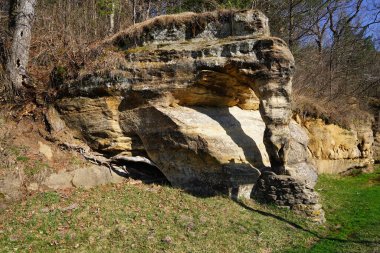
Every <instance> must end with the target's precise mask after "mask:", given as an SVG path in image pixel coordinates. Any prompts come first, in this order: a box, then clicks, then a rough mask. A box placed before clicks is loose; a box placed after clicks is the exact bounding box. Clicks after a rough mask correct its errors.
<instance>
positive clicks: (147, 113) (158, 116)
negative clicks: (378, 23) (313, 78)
mask: <svg viewBox="0 0 380 253" xmlns="http://www.w3.org/2000/svg"><path fill="white" fill-rule="evenodd" d="M92 50H93V51H96V52H97V53H95V54H94V55H95V58H94V60H93V61H92V62H90V63H89V64H87V65H86V66H85V67H84V68H82V69H81V70H80V72H79V73H78V77H76V78H74V79H72V80H68V81H67V82H66V83H64V84H63V85H61V86H60V87H59V92H58V94H59V95H58V97H59V98H60V99H59V100H58V101H57V108H58V109H59V110H60V112H61V114H62V115H63V117H64V118H65V119H66V121H67V122H69V125H71V126H72V127H73V128H77V129H78V128H81V129H85V130H86V131H85V132H86V134H83V137H84V138H86V139H87V140H88V141H89V142H90V143H95V144H96V143H98V144H96V145H94V147H96V148H97V149H100V151H102V150H103V151H104V149H105V148H106V149H107V150H108V151H110V150H111V151H112V145H113V144H114V143H117V142H120V140H122V145H115V146H118V147H127V150H126V151H128V152H127V153H128V154H129V155H133V153H134V152H135V153H136V151H133V149H134V147H136V149H137V150H138V153H139V152H140V153H142V154H143V155H145V156H147V157H149V158H150V159H152V160H153V161H154V162H155V163H156V164H158V165H159V166H160V169H161V170H162V171H163V173H164V174H165V175H166V176H167V177H168V178H169V180H170V178H171V181H172V183H173V184H174V185H177V186H180V187H183V188H188V187H195V185H198V186H201V187H206V186H207V185H211V186H212V185H215V186H220V184H224V186H225V187H227V188H228V187H230V188H231V187H232V188H234V189H237V192H238V193H237V194H238V195H239V191H240V190H239V189H241V190H242V193H241V194H243V195H244V196H249V195H250V192H251V191H252V188H253V186H254V185H255V182H256V181H257V180H258V179H259V177H260V174H261V171H262V170H263V169H264V168H266V167H268V165H266V166H263V164H264V163H263V161H262V160H261V165H259V164H260V161H259V163H258V162H257V161H258V160H260V159H256V160H255V158H254V159H253V160H255V161H256V162H253V160H252V159H250V158H249V156H250V155H249V154H248V153H247V147H244V148H242V147H239V145H242V143H243V141H242V138H251V137H250V136H248V135H247V134H246V133H245V130H244V129H243V128H244V127H243V125H245V124H244V123H242V122H241V119H242V118H239V117H240V116H236V115H235V116H234V115H233V113H230V112H229V111H228V110H227V114H223V113H221V114H220V112H221V111H223V110H225V108H231V107H234V106H238V107H240V109H239V108H237V107H236V108H237V109H234V110H240V111H239V113H240V112H241V115H243V114H244V113H245V112H250V111H245V110H257V109H260V110H259V111H260V114H261V117H262V119H263V121H264V122H265V125H264V127H263V128H262V130H258V131H259V132H260V133H261V136H263V137H259V138H261V139H260V140H258V139H257V138H258V136H255V137H253V138H254V140H253V143H254V145H256V144H257V143H258V142H261V141H263V145H262V146H261V147H259V148H258V147H257V145H256V149H257V150H261V151H264V152H261V151H259V152H257V150H256V152H253V151H252V149H251V151H250V152H252V154H256V155H259V156H262V155H263V154H264V153H265V155H266V156H267V157H268V160H270V164H271V166H272V168H271V170H273V171H274V172H276V173H277V174H283V175H287V176H288V177H291V178H292V179H293V178H295V179H296V180H298V181H297V182H298V183H299V185H301V186H302V185H303V184H304V185H308V186H307V187H309V188H310V186H311V187H312V186H313V185H314V183H315V180H316V174H315V172H313V166H312V165H311V164H310V160H309V157H308V155H307V140H305V138H304V136H303V137H302V134H300V133H299V131H300V130H299V129H296V130H294V127H293V128H290V127H289V125H290V124H291V106H290V105H291V86H292V85H291V81H292V75H293V72H294V58H293V56H292V54H291V52H290V50H289V49H288V47H287V45H286V43H285V42H284V41H283V40H281V39H278V38H273V37H271V36H270V33H269V27H268V19H267V18H266V17H265V15H264V14H262V13H261V12H259V11H256V10H248V11H219V12H212V13H204V14H195V13H185V14H182V15H173V16H164V17H157V18H155V19H153V20H149V21H146V22H144V23H141V24H137V25H136V26H134V27H132V28H130V29H128V30H127V31H123V32H121V33H119V34H116V35H115V36H113V37H111V38H109V39H107V40H105V41H104V42H102V43H100V44H98V45H97V47H96V48H94V49H92ZM111 101H112V102H111ZM89 105H90V107H88V106H89ZM86 107H88V108H90V110H88V109H86ZM197 107H204V108H205V109H204V110H203V111H202V110H199V109H198V110H197ZM73 108H74V109H73ZM170 108H172V109H170ZM187 108H189V109H187ZM234 108H235V107H234ZM189 110H190V111H191V110H193V112H192V113H190V114H189ZM215 111H217V112H218V113H219V116H220V115H230V116H231V117H229V123H228V124H226V125H223V123H222V122H221V121H220V117H214V118H213V117H212V116H211V115H214V116H215V115H216V114H218V113H216V114H215ZM89 112H91V113H92V115H89ZM174 112H177V114H176V115H173V113H174ZM207 113H209V114H210V115H208V116H209V117H208V119H207V120H204V119H201V116H200V114H207ZM70 114H71V115H70ZM197 115H198V116H197ZM91 117H97V118H98V120H97V121H96V120H94V119H93V118H91ZM181 117H182V118H181ZM186 117H187V118H189V117H194V118H197V117H198V118H199V119H200V121H201V122H199V124H200V126H199V129H201V125H202V123H205V125H207V124H206V123H207V122H209V123H210V124H209V125H212V123H213V122H217V123H218V124H220V125H221V126H222V128H224V131H221V134H220V139H219V142H220V143H223V141H226V140H227V139H228V141H230V140H232V141H233V142H234V143H235V144H237V146H236V147H235V146H234V145H225V147H226V148H224V149H223V147H222V146H223V145H219V144H218V145H213V144H215V143H216V142H218V141H217V139H215V138H213V137H212V136H211V134H210V135H207V136H202V134H205V133H203V132H207V131H203V132H202V130H199V129H198V130H199V131H198V132H197V131H195V130H194V131H190V130H189V127H186V123H184V121H185V120H184V119H186ZM181 119H182V121H181ZM239 120H240V121H239ZM231 122H233V124H232V123H231ZM247 122H251V121H249V120H248V121H247V120H246V123H247ZM251 124H253V125H255V124H256V123H252V122H251ZM256 125H257V124H256ZM236 126H237V128H238V130H236ZM252 127H255V126H252ZM239 129H240V130H239ZM264 129H265V130H264ZM292 129H293V130H292ZM144 130H146V131H144ZM148 130H149V131H148ZM218 131H220V130H218ZM297 131H298V132H297ZM292 134H293V137H294V135H296V136H295V137H296V138H293V137H292ZM300 136H301V137H300ZM297 137H299V138H300V139H301V140H297ZM155 142H158V143H159V144H157V143H155ZM99 143H100V144H99ZM161 144H162V145H161ZM251 144H252V143H251ZM254 145H253V144H252V146H254ZM259 146H260V145H259ZM137 147H138V148H137ZM221 147H222V148H221ZM238 149H239V150H240V153H239V152H237V153H236V157H230V161H231V162H229V163H226V162H225V161H223V159H221V158H220V157H218V156H217V155H215V152H222V153H223V152H224V153H227V154H228V153H230V154H234V152H235V151H236V150H238ZM168 150H170V152H172V153H173V154H168V152H167V151H168ZM114 152H120V150H116V149H115V150H114ZM248 152H249V151H248ZM289 155H290V157H289ZM239 156H242V157H243V158H242V157H239ZM176 157H177V158H176ZM178 157H182V158H180V159H179V158H178ZM221 157H223V155H222V156H221ZM175 159H177V160H181V162H179V163H178V162H177V163H176V162H173V161H171V160H175ZM261 159H262V157H261ZM186 161H187V162H188V163H189V164H188V166H187V165H186V164H185V163H186ZM181 163H182V164H181ZM190 165H191V166H190ZM181 166H182V168H181ZM202 169H203V171H202ZM244 175H245V176H244ZM243 178H244V180H243ZM270 178H271V179H270V180H277V179H276V178H274V179H272V177H270ZM281 180H282V179H281ZM264 181H265V180H264ZM264 181H263V182H264ZM218 182H219V183H218ZM273 182H274V181H273ZM276 182H277V181H276ZM292 182H293V181H292ZM298 183H297V189H300V187H298ZM262 185H263V184H262ZM239 187H240V188H239ZM305 187H306V186H305ZM232 188H231V189H232ZM301 188H302V187H301ZM309 188H307V191H306V190H305V192H306V193H305V192H304V193H305V196H306V198H307V196H309V195H310V194H311V193H310V191H309ZM305 189H306V188H305ZM229 191H230V192H231V190H229ZM233 191H235V190H233ZM247 192H248V193H247ZM256 192H260V196H266V195H265V194H269V193H268V192H267V191H266V190H265V189H261V190H260V191H256ZM278 192H281V191H278ZM301 193H302V190H300V191H298V192H297V193H295V194H301ZM273 194H274V193H273V192H271V193H270V194H269V195H273ZM313 198H314V196H313ZM281 203H287V204H289V205H290V204H291V203H288V202H286V201H285V200H284V201H281ZM297 203H298V202H297Z"/></svg>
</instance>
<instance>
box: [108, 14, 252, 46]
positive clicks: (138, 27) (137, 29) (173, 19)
mask: <svg viewBox="0 0 380 253" xmlns="http://www.w3.org/2000/svg"><path fill="white" fill-rule="evenodd" d="M243 11H244V10H234V9H228V10H227V9H222V10H217V11H213V12H204V13H194V12H184V13H180V14H173V15H163V16H158V17H155V18H152V19H149V20H146V21H144V22H141V23H138V24H135V25H133V26H131V27H129V28H127V29H126V30H124V31H121V32H119V33H117V34H115V35H113V36H111V37H109V38H107V39H105V40H104V41H103V42H102V44H103V45H104V44H114V45H119V46H120V45H121V46H125V45H126V44H128V42H136V43H137V41H138V39H139V38H140V37H142V36H144V34H147V33H149V31H151V30H152V29H155V28H160V27H169V26H180V25H186V27H191V29H192V31H193V32H194V33H195V31H197V30H201V29H204V28H205V27H206V25H207V24H208V23H209V22H220V21H222V20H230V19H231V17H232V16H233V15H234V14H235V13H237V12H243ZM255 11H256V10H255ZM257 12H258V11H257Z"/></svg>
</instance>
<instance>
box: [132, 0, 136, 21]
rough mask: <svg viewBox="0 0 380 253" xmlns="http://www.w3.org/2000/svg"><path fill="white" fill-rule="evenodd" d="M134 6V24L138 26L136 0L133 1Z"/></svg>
mask: <svg viewBox="0 0 380 253" xmlns="http://www.w3.org/2000/svg"><path fill="white" fill-rule="evenodd" d="M132 4H133V24H136V0H132Z"/></svg>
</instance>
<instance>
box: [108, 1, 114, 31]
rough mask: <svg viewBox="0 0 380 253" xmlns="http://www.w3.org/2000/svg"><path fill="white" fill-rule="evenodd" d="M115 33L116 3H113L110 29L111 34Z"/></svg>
mask: <svg viewBox="0 0 380 253" xmlns="http://www.w3.org/2000/svg"><path fill="white" fill-rule="evenodd" d="M114 32H115V3H114V2H113V1H112V3H111V13H110V29H109V34H113V33H114Z"/></svg>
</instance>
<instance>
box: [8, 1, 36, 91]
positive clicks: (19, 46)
mask: <svg viewBox="0 0 380 253" xmlns="http://www.w3.org/2000/svg"><path fill="white" fill-rule="evenodd" d="M35 5H36V0H17V1H16V7H15V21H14V28H13V31H14V32H13V38H12V46H11V51H10V56H9V59H8V63H7V70H8V74H9V80H10V82H9V84H7V86H8V87H7V93H8V95H10V96H12V97H13V98H15V97H17V96H19V97H23V96H24V94H25V91H26V86H27V84H28V83H27V82H28V76H27V73H26V69H27V66H28V61H29V47H30V40H31V37H32V33H31V30H32V23H33V19H34V7H35Z"/></svg>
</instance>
